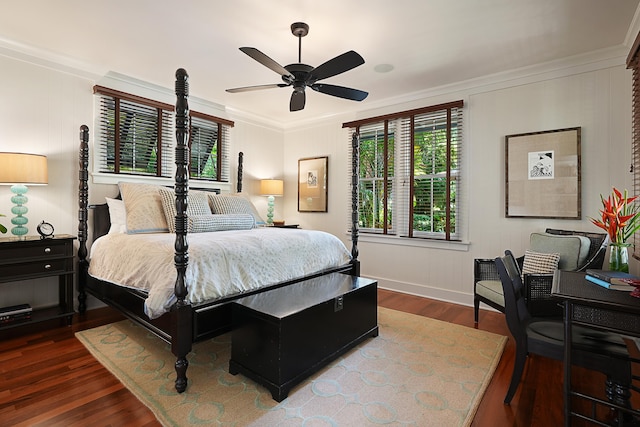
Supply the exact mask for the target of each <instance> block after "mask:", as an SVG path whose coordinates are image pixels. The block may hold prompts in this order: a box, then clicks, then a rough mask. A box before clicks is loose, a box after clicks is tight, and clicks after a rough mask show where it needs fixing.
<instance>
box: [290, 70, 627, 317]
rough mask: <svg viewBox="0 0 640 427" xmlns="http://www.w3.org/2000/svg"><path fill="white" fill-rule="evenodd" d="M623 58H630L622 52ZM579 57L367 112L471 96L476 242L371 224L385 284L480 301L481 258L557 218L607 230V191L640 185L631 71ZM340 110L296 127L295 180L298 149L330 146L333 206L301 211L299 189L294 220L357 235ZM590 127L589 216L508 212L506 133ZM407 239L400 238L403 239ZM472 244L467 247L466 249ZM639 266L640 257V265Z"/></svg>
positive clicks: (585, 140)
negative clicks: (383, 230) (413, 240)
mask: <svg viewBox="0 0 640 427" xmlns="http://www.w3.org/2000/svg"><path fill="white" fill-rule="evenodd" d="M618 64H622V61H618ZM590 67H591V69H585V67H569V68H566V69H563V70H561V71H557V70H556V71H554V72H549V73H541V74H536V75H534V76H527V77H526V78H525V77H523V78H518V79H510V80H503V81H498V82H492V83H490V84H489V83H487V84H477V85H468V86H469V87H467V88H465V89H462V90H460V89H458V88H451V90H449V91H440V92H439V93H438V94H437V95H434V96H431V97H425V98H422V99H419V100H413V101H411V102H408V103H404V104H398V105H394V106H387V107H383V108H379V109H376V110H372V111H369V112H362V113H360V114H358V118H364V117H371V116H376V115H379V114H384V113H389V112H393V111H402V110H407V109H411V108H416V107H419V106H429V105H435V104H438V103H442V102H446V101H455V100H458V99H463V100H464V102H465V112H464V114H465V118H464V122H465V127H464V143H465V147H466V150H465V163H464V166H463V174H464V183H465V185H464V192H465V194H464V198H465V201H466V203H467V212H466V213H465V215H464V218H463V221H465V224H466V229H467V230H468V233H467V239H468V243H469V245H468V247H466V250H465V247H464V246H460V245H456V246H452V247H446V246H444V247H442V246H441V247H435V248H434V247H419V246H407V245H402V244H386V243H380V240H381V239H377V240H376V241H367V238H366V237H365V236H364V235H362V234H361V239H360V244H359V249H360V260H361V261H362V274H363V275H365V276H368V277H373V278H376V279H378V280H379V285H380V286H381V287H388V288H391V289H396V290H400V291H404V292H408V293H414V294H418V295H423V296H428V297H433V298H438V299H443V300H449V301H453V302H457V303H462V304H468V305H470V304H472V302H473V297H472V292H473V259H474V258H493V257H496V256H499V255H500V254H502V253H503V251H504V250H505V249H511V250H512V251H513V252H514V253H515V254H518V255H519V254H523V253H524V251H525V249H526V248H527V246H528V240H529V234H530V233H531V232H533V231H541V230H544V229H545V228H547V227H552V228H562V229H569V230H584V231H594V232H597V231H599V229H598V228H597V227H595V226H594V225H592V224H591V223H590V222H589V219H588V217H590V216H594V217H597V216H598V210H599V209H600V207H601V205H600V196H599V195H600V194H601V193H602V194H608V193H609V192H610V191H611V186H616V187H617V188H629V189H631V188H632V180H631V174H630V173H629V165H630V162H631V144H630V141H631V73H630V71H628V70H626V69H625V67H624V66H623V65H611V64H609V63H607V64H605V65H604V66H602V65H601V64H597V65H594V64H592V65H591V66H590ZM348 120H353V118H344V117H343V118H336V119H335V120H333V121H330V122H325V123H322V124H319V125H317V126H315V127H314V126H309V127H307V128H304V129H293V130H288V131H287V132H286V135H285V152H286V154H285V164H284V166H285V175H286V176H287V185H295V176H296V173H297V169H296V168H297V163H296V162H297V158H300V157H307V156H315V155H328V156H329V171H330V184H331V185H330V187H329V193H330V194H329V203H330V207H329V212H328V213H327V214H302V213H298V212H296V205H295V195H294V194H289V195H288V199H287V205H286V213H287V220H288V221H289V220H290V219H292V220H295V221H296V222H298V221H299V222H300V223H301V224H302V225H303V226H304V227H309V228H317V229H323V230H326V231H329V232H332V233H334V234H337V235H338V236H340V237H342V238H343V239H344V240H345V241H348V236H346V235H345V230H346V224H347V221H348V218H347V213H346V212H347V211H348V195H347V194H346V183H347V182H348V178H349V170H348V168H349V165H347V159H346V157H347V152H348V146H349V142H348V140H347V137H346V133H345V131H344V130H343V129H341V125H342V122H344V121H348ZM576 126H580V127H581V128H582V139H581V143H582V150H581V152H582V175H581V176H582V220H545V219H520V218H505V214H504V211H505V190H504V188H505V185H504V182H505V178H504V176H505V167H504V163H505V157H504V144H505V138H504V137H505V135H510V134H516V133H526V132H535V131H543V130H552V129H561V128H568V127H576ZM395 243H397V242H395ZM461 249H462V250H461ZM632 269H634V270H637V265H635V264H634V265H632Z"/></svg>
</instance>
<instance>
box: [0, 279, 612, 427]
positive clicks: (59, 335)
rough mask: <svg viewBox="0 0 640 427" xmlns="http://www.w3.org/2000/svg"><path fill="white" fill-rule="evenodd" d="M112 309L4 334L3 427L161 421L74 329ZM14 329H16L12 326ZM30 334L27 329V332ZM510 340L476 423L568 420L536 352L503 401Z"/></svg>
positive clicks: (402, 300)
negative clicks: (48, 326) (508, 401)
mask: <svg viewBox="0 0 640 427" xmlns="http://www.w3.org/2000/svg"><path fill="white" fill-rule="evenodd" d="M378 304H379V305H380V306H382V307H387V308H392V309H395V310H400V311H404V312H408V313H414V314H418V315H421V316H427V317H431V318H435V319H439V320H444V321H447V322H452V323H457V324H460V325H464V326H469V327H473V326H474V325H473V309H472V308H471V307H464V306H460V305H457V304H450V303H445V302H440V301H434V300H430V299H426V298H420V297H415V296H411V295H405V294H400V293H396V292H391V291H386V290H379V294H378ZM120 319H122V316H121V315H120V314H118V313H117V312H115V311H114V310H112V309H110V308H101V309H97V310H92V311H90V312H89V313H88V314H86V315H83V316H79V315H76V316H75V318H74V321H73V325H72V326H71V327H68V326H61V327H55V328H51V329H48V330H44V331H32V332H30V333H28V334H23V335H21V336H15V337H7V336H6V334H5V336H4V337H0V338H1V341H0V384H1V385H0V425H2V426H5V425H7V426H8V425H11V426H65V427H66V426H89V425H95V426H124V425H126V426H158V425H159V423H158V422H157V421H156V419H155V417H154V415H153V414H152V413H151V411H149V410H148V409H147V408H146V407H145V406H144V405H143V404H142V403H140V402H139V401H138V400H137V399H136V398H135V397H134V396H133V395H132V394H131V393H130V392H129V391H128V390H127V389H126V388H124V387H123V386H122V385H121V384H120V382H119V381H118V380H117V379H116V378H115V377H113V376H112V375H111V374H110V373H109V372H108V371H107V370H106V369H105V368H104V367H102V365H100V364H99V363H98V362H97V361H96V360H95V359H94V358H93V357H92V356H91V354H90V353H89V352H88V351H87V350H86V349H85V347H84V346H83V345H82V344H81V343H80V342H79V341H78V340H76V339H75V337H74V332H76V331H78V330H82V329H87V328H92V327H95V326H98V325H102V324H106V323H110V322H114V321H117V320H120ZM478 328H479V329H482V330H486V331H490V332H494V333H497V334H501V335H506V336H510V335H509V332H508V329H507V326H506V323H505V320H504V316H503V315H502V314H501V313H495V312H491V311H487V310H482V311H481V315H480V322H479V327H478ZM11 331H13V334H14V335H15V333H16V332H18V331H17V330H11ZM20 332H22V333H24V331H20ZM514 353H515V350H514V344H513V340H512V339H509V341H508V343H507V346H506V348H505V351H504V353H503V355H502V359H501V361H500V364H499V365H498V367H497V370H496V373H495V375H494V376H493V379H492V381H491V384H490V385H489V387H488V389H487V391H486V393H485V395H484V398H483V399H482V402H481V404H480V406H479V408H478V410H477V413H476V416H475V419H474V421H473V424H472V425H473V426H490V427H500V426H545V427H547V426H560V425H562V363H561V362H559V361H554V360H549V359H545V358H542V357H537V356H531V357H530V360H529V362H528V364H527V368H526V370H525V373H524V378H523V381H522V383H521V384H520V387H519V389H518V392H517V393H516V395H515V397H514V399H513V401H512V403H511V405H504V404H503V399H504V396H505V393H506V391H507V388H508V385H509V381H510V379H511V370H512V368H513V358H514ZM574 378H575V382H576V383H577V384H576V386H577V387H579V388H580V389H581V390H582V389H583V387H585V388H586V389H588V390H585V391H593V390H596V392H597V390H600V389H602V387H603V381H604V378H603V377H601V376H600V375H599V374H597V373H593V372H589V371H584V370H580V369H579V368H574Z"/></svg>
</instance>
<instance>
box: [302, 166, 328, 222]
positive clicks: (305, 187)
mask: <svg viewBox="0 0 640 427" xmlns="http://www.w3.org/2000/svg"><path fill="white" fill-rule="evenodd" d="M328 177H329V157H327V156H324V157H307V158H303V159H299V160H298V212H327V198H328V194H329V193H328V188H327V187H328V185H327V183H328Z"/></svg>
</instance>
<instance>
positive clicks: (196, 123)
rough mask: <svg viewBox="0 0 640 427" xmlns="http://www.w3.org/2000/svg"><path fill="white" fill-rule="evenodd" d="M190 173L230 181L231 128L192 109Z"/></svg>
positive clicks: (202, 177)
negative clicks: (229, 142)
mask: <svg viewBox="0 0 640 427" xmlns="http://www.w3.org/2000/svg"><path fill="white" fill-rule="evenodd" d="M190 114H191V125H190V132H189V138H190V139H189V147H190V152H191V154H190V164H189V174H190V177H191V178H193V179H202V180H208V181H220V182H228V181H229V148H228V147H229V144H228V141H229V128H230V126H229V125H228V124H223V123H222V122H218V121H215V119H214V118H213V117H212V116H206V115H204V114H200V113H197V112H195V111H192V112H191V113H190Z"/></svg>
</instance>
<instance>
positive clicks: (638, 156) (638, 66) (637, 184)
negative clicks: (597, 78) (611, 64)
mask: <svg viewBox="0 0 640 427" xmlns="http://www.w3.org/2000/svg"><path fill="white" fill-rule="evenodd" d="M627 68H630V69H631V70H632V73H633V76H632V98H631V105H632V107H631V118H632V132H631V144H632V147H631V148H632V160H631V170H632V172H633V195H637V194H640V33H638V35H637V36H636V40H635V42H634V43H633V46H632V48H631V51H630V52H629V55H628V57H627ZM633 257H634V258H636V259H640V232H636V233H635V234H634V235H633Z"/></svg>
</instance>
